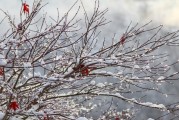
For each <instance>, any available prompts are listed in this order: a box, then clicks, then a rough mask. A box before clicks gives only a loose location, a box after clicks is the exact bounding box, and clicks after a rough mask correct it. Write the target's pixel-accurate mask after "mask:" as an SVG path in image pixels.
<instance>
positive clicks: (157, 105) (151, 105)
mask: <svg viewBox="0 0 179 120" xmlns="http://www.w3.org/2000/svg"><path fill="white" fill-rule="evenodd" d="M140 104H141V105H145V106H149V107H153V108H159V109H166V107H165V106H164V105H163V104H153V103H151V102H145V103H140Z"/></svg>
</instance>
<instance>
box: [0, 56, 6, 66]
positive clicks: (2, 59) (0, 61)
mask: <svg viewBox="0 0 179 120" xmlns="http://www.w3.org/2000/svg"><path fill="white" fill-rule="evenodd" d="M6 64H7V60H6V59H5V57H4V56H3V55H2V54H0V66H5V65H6Z"/></svg>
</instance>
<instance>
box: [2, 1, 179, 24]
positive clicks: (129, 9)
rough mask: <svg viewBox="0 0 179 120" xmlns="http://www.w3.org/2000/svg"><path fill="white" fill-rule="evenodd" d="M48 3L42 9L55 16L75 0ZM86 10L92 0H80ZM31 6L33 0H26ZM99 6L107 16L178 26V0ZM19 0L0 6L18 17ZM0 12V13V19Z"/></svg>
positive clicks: (116, 3)
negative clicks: (57, 10)
mask: <svg viewBox="0 0 179 120" xmlns="http://www.w3.org/2000/svg"><path fill="white" fill-rule="evenodd" d="M43 1H44V3H46V2H49V4H48V5H47V6H46V7H45V8H44V9H43V12H48V15H51V16H54V17H55V16H56V15H57V14H56V13H57V12H56V8H59V10H60V12H61V13H64V12H65V11H67V9H68V8H69V7H70V6H71V5H72V4H73V2H75V0H43ZM82 1H83V2H84V5H85V7H86V9H87V10H88V11H92V9H93V3H94V0H82ZM26 2H27V3H28V4H29V5H30V7H31V6H32V3H33V0H26ZM100 5H101V8H109V12H108V18H109V19H111V20H114V21H116V20H115V16H117V15H118V16H119V17H121V15H125V16H124V17H127V19H128V20H129V21H134V22H142V21H143V22H144V21H150V20H153V21H154V22H156V23H159V24H164V25H167V26H168V25H169V26H179V22H178V21H179V14H177V13H178V11H179V0H100ZM20 7H21V0H0V8H1V9H3V10H5V11H8V12H9V13H10V15H11V16H15V17H18V15H19V10H20ZM122 17H123V16H122ZM1 19H2V13H0V20H1Z"/></svg>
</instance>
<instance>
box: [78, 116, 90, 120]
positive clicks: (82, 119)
mask: <svg viewBox="0 0 179 120" xmlns="http://www.w3.org/2000/svg"><path fill="white" fill-rule="evenodd" d="M76 120H88V119H87V118H85V117H79V118H77V119H76Z"/></svg>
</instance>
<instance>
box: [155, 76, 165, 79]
mask: <svg viewBox="0 0 179 120" xmlns="http://www.w3.org/2000/svg"><path fill="white" fill-rule="evenodd" d="M164 78H165V77H164V76H160V77H159V78H158V79H157V80H163V79H164Z"/></svg>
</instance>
